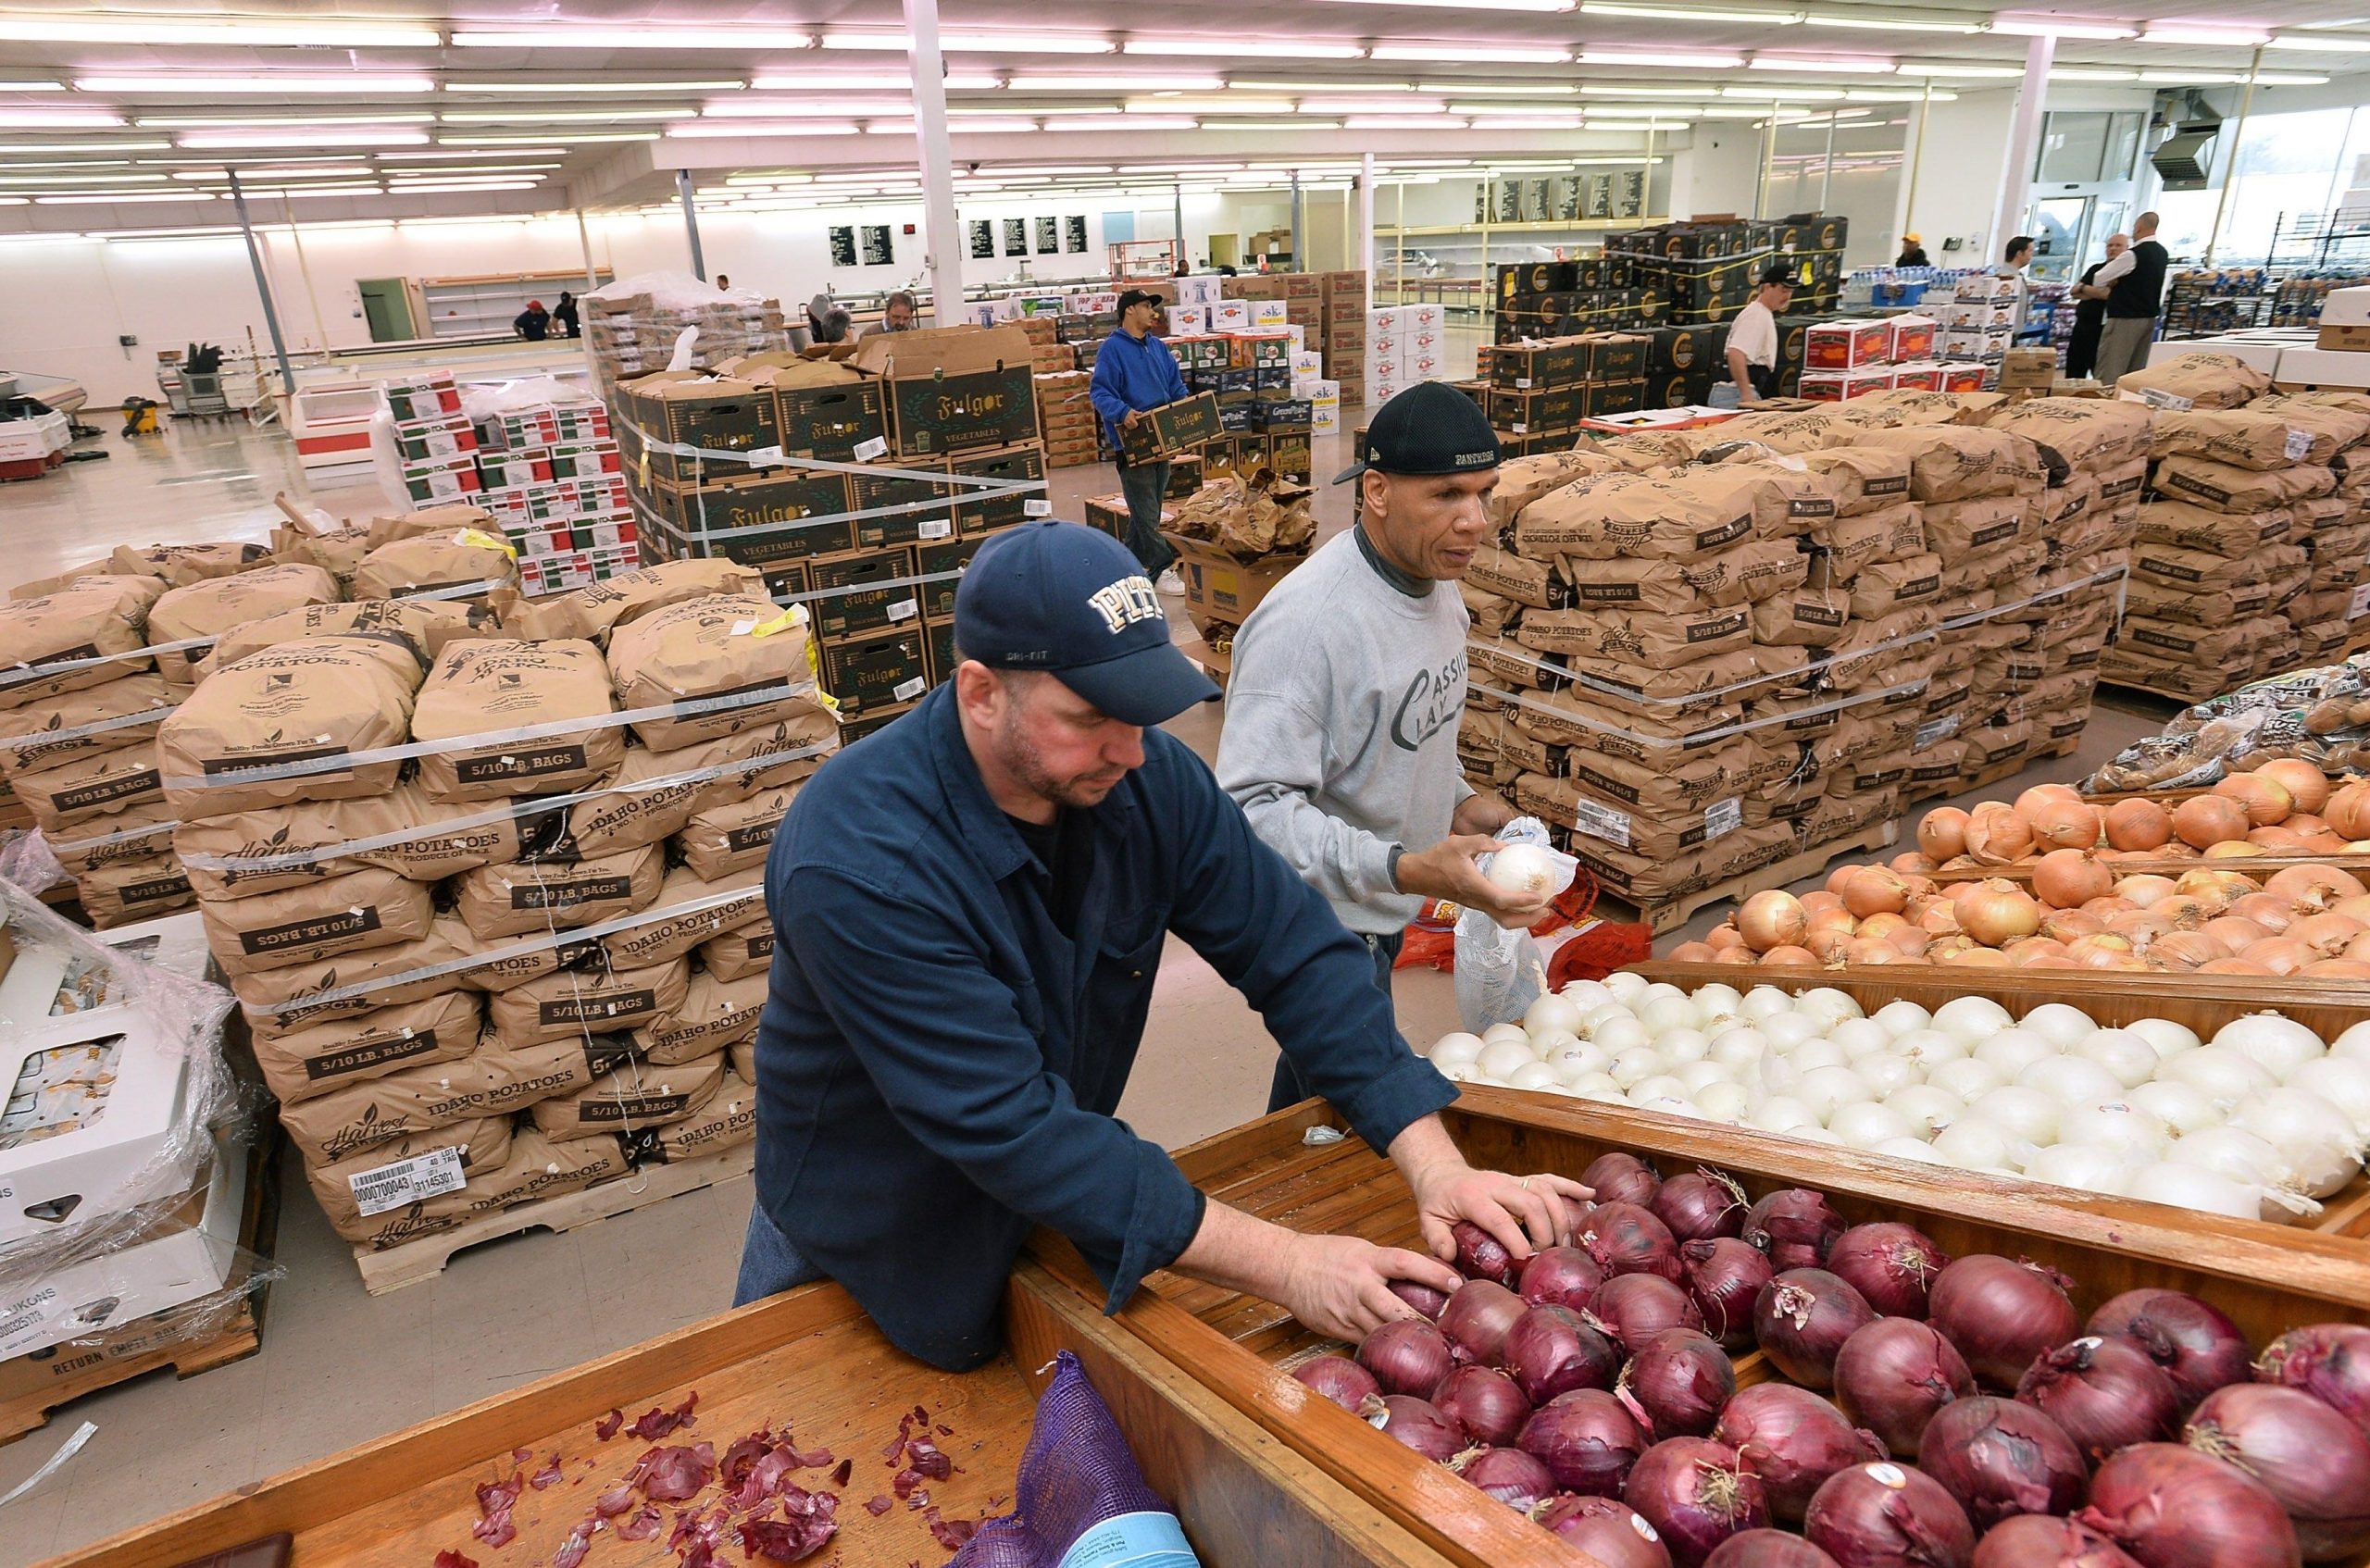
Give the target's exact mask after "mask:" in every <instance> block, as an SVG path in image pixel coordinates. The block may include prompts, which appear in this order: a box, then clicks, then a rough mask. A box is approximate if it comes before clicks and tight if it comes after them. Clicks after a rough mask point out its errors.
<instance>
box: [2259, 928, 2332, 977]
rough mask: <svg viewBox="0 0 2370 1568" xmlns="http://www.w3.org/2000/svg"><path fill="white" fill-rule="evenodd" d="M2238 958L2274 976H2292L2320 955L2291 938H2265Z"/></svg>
mask: <svg viewBox="0 0 2370 1568" xmlns="http://www.w3.org/2000/svg"><path fill="white" fill-rule="evenodd" d="M2320 956H2321V955H2320V954H2319V953H2317V952H2314V951H2313V950H2312V949H2311V948H2309V947H2306V946H2305V945H2304V944H2303V943H2302V942H2300V941H2298V940H2296V939H2295V938H2293V937H2265V938H2264V940H2261V941H2259V942H2257V943H2255V944H2254V945H2253V946H2252V947H2251V948H2249V949H2247V951H2246V952H2242V953H2240V954H2239V957H2241V958H2243V959H2245V960H2246V961H2247V962H2248V963H2250V964H2261V965H2263V967H2264V969H2266V970H2268V971H2269V972H2271V973H2272V974H2274V975H2292V974H2294V973H2295V972H2296V971H2297V970H2299V969H2301V968H2302V967H2304V965H2305V964H2310V963H2312V962H2313V961H2314V960H2315V959H2317V958H2319V957H2320Z"/></svg>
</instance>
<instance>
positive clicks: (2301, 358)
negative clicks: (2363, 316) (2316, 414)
mask: <svg viewBox="0 0 2370 1568" xmlns="http://www.w3.org/2000/svg"><path fill="white" fill-rule="evenodd" d="M2187 346H2189V347H2194V346H2196V345H2194V344H2190V345H2187ZM2214 346H2215V347H2216V348H2219V347H2220V346H2221V344H2220V343H2219V342H2216V343H2215V344H2214ZM2272 380H2273V382H2274V383H2275V384H2276V385H2277V386H2280V387H2282V388H2287V387H2312V388H2318V389H2326V390H2329V391H2344V392H2354V391H2360V390H2362V389H2364V388H2370V355H2365V354H2356V353H2353V352H2351V351H2350V350H2344V349H2325V348H2290V349H2283V350H2281V351H2280V355H2279V368H2278V369H2276V370H2275V371H2274V372H2272Z"/></svg>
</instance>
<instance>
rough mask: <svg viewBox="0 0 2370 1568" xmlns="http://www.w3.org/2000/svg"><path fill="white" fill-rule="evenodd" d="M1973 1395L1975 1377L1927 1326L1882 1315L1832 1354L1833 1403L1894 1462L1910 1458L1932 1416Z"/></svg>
mask: <svg viewBox="0 0 2370 1568" xmlns="http://www.w3.org/2000/svg"><path fill="white" fill-rule="evenodd" d="M1974 1392H1975V1374H1973V1373H1972V1372H1969V1371H1968V1370H1967V1369H1966V1363H1965V1361H1964V1360H1963V1359H1961V1357H1960V1355H1959V1353H1958V1351H1957V1350H1953V1349H1952V1346H1951V1342H1950V1341H1949V1340H1948V1339H1945V1338H1942V1336H1941V1335H1940V1333H1938V1332H1937V1331H1936V1330H1935V1328H1934V1325H1931V1324H1928V1323H1917V1322H1914V1321H1912V1320H1911V1319H1909V1318H1905V1317H1880V1318H1878V1319H1877V1321H1876V1322H1874V1323H1871V1324H1868V1325H1865V1326H1864V1327H1862V1328H1859V1329H1857V1330H1855V1331H1854V1332H1853V1333H1852V1338H1849V1339H1846V1340H1845V1341H1843V1349H1841V1350H1838V1351H1837V1352H1836V1353H1835V1402H1836V1403H1837V1404H1840V1405H1841V1406H1842V1407H1843V1409H1844V1412H1845V1413H1847V1414H1848V1415H1850V1416H1851V1417H1852V1420H1854V1421H1856V1422H1858V1423H1859V1424H1860V1425H1863V1426H1865V1427H1866V1428H1868V1430H1870V1431H1871V1432H1874V1433H1875V1434H1876V1435H1877V1437H1878V1438H1879V1439H1880V1440H1881V1441H1882V1442H1883V1443H1884V1445H1885V1447H1886V1448H1887V1449H1888V1450H1890V1451H1891V1452H1892V1454H1893V1456H1894V1457H1895V1458H1897V1459H1914V1458H1915V1457H1916V1454H1917V1439H1918V1438H1919V1437H1922V1436H1923V1435H1924V1434H1925V1431H1926V1424H1927V1422H1929V1421H1931V1420H1933V1419H1934V1412H1936V1411H1938V1410H1940V1409H1941V1408H1942V1407H1943V1406H1944V1405H1946V1404H1949V1403H1950V1402H1951V1401H1952V1400H1963V1399H1965V1398H1966V1397H1967V1396H1968V1395H1970V1394H1972V1393H1974Z"/></svg>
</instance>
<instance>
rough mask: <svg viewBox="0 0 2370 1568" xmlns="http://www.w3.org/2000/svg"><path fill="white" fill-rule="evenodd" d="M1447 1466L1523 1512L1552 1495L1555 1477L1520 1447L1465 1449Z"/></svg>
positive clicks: (1494, 1496)
mask: <svg viewBox="0 0 2370 1568" xmlns="http://www.w3.org/2000/svg"><path fill="white" fill-rule="evenodd" d="M1449 1468H1450V1469H1451V1470H1453V1471H1455V1472H1456V1473H1457V1474H1458V1475H1462V1476H1464V1477H1465V1478H1466V1480H1467V1481H1469V1482H1471V1483H1472V1484H1473V1485H1474V1486H1476V1487H1479V1488H1480V1489H1481V1490H1482V1491H1485V1492H1487V1493H1489V1494H1490V1495H1491V1497H1493V1498H1496V1499H1497V1500H1499V1501H1500V1502H1502V1503H1504V1504H1505V1505H1506V1506H1507V1507H1508V1508H1518V1509H1520V1510H1522V1511H1523V1512H1525V1513H1528V1512H1530V1511H1531V1510H1532V1509H1534V1508H1537V1507H1538V1506H1539V1505H1540V1504H1541V1503H1543V1502H1545V1501H1546V1500H1548V1499H1549V1498H1552V1497H1553V1496H1554V1495H1555V1478H1554V1477H1553V1476H1552V1475H1548V1474H1547V1466H1545V1465H1543V1464H1541V1463H1540V1462H1539V1461H1537V1460H1535V1459H1533V1458H1531V1457H1530V1455H1528V1454H1527V1453H1525V1452H1523V1451H1522V1450H1520V1449H1471V1450H1466V1452H1464V1453H1461V1454H1459V1455H1457V1456H1456V1457H1455V1458H1454V1459H1453V1460H1451V1461H1450V1462H1449Z"/></svg>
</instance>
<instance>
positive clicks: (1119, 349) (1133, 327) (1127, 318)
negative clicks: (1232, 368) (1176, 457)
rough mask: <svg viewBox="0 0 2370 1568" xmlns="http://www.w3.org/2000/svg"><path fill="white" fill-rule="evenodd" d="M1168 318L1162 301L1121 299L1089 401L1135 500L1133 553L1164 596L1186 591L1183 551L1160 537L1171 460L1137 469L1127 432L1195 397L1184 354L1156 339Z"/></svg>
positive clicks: (1150, 296) (1137, 293) (1134, 295)
mask: <svg viewBox="0 0 2370 1568" xmlns="http://www.w3.org/2000/svg"><path fill="white" fill-rule="evenodd" d="M1159 319H1160V296H1159V295H1158V294H1155V293H1152V292H1147V291H1145V290H1143V289H1129V290H1128V291H1127V292H1125V293H1122V294H1121V295H1120V296H1119V330H1117V331H1116V332H1114V333H1112V334H1111V335H1110V336H1109V337H1107V338H1105V339H1104V340H1103V346H1102V347H1101V348H1100V349H1097V350H1096V351H1095V355H1094V378H1093V380H1090V381H1089V382H1088V383H1087V386H1086V395H1087V397H1088V399H1089V400H1090V401H1091V402H1092V403H1093V404H1094V411H1095V412H1096V413H1097V414H1100V415H1102V416H1103V428H1104V430H1105V431H1106V432H1107V433H1108V434H1109V435H1110V437H1111V445H1112V448H1113V450H1115V451H1116V452H1117V453H1118V454H1119V489H1120V491H1121V492H1124V493H1125V494H1126V496H1127V498H1128V548H1129V550H1130V551H1131V552H1133V553H1134V554H1135V557H1136V560H1137V561H1138V562H1139V563H1140V564H1141V566H1143V569H1144V574H1145V575H1146V576H1148V577H1154V576H1156V577H1158V578H1159V579H1160V591H1162V592H1163V593H1182V592H1184V591H1185V585H1184V583H1183V582H1182V581H1180V580H1179V579H1178V576H1177V573H1176V570H1175V565H1174V564H1175V562H1176V560H1177V552H1176V551H1174V550H1172V549H1170V548H1169V545H1168V541H1166V540H1165V539H1163V538H1161V537H1160V503H1161V498H1162V497H1164V496H1166V494H1167V493H1168V460H1167V459H1166V458H1165V457H1164V458H1160V459H1157V460H1155V461H1154V462H1150V463H1130V462H1129V460H1128V448H1127V443H1126V442H1125V441H1124V440H1123V439H1122V434H1123V432H1125V431H1127V430H1129V429H1133V428H1134V426H1135V425H1136V423H1137V422H1138V421H1139V420H1141V419H1142V418H1143V417H1144V416H1145V415H1146V414H1148V413H1150V412H1151V411H1152V410H1154V409H1155V408H1158V407H1160V406H1161V405H1162V404H1169V403H1176V402H1178V401H1179V400H1180V399H1182V398H1184V397H1186V396H1188V395H1189V394H1188V393H1187V392H1186V391H1185V378H1184V376H1183V374H1182V373H1180V372H1179V370H1178V368H1177V356H1176V355H1174V354H1171V353H1170V352H1169V350H1168V345H1167V344H1166V343H1165V342H1161V341H1160V340H1159V339H1158V338H1156V337H1154V336H1153V330H1152V329H1153V323H1154V322H1155V321H1157V320H1159Z"/></svg>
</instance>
